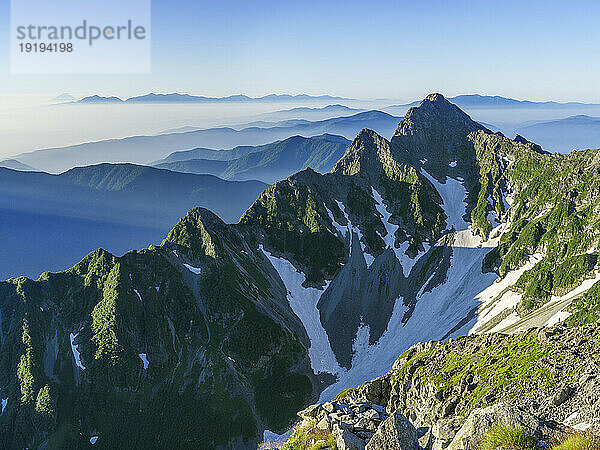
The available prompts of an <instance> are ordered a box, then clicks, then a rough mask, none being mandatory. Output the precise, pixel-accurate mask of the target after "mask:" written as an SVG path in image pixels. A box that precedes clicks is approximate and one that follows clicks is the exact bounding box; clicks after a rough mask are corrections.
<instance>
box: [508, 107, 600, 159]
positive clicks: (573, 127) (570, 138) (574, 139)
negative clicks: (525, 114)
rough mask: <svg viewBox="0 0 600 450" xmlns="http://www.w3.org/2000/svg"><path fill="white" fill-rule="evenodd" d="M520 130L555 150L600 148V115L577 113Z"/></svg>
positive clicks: (520, 132) (562, 151)
mask: <svg viewBox="0 0 600 450" xmlns="http://www.w3.org/2000/svg"><path fill="white" fill-rule="evenodd" d="M518 132H519V134H522V135H523V136H525V137H526V138H527V139H529V140H531V141H535V142H537V143H539V144H540V145H541V146H542V147H544V148H545V149H546V150H550V151H555V152H561V153H567V152H570V151H572V150H584V149H590V148H600V117H590V116H586V115H577V116H571V117H567V118H565V119H559V120H549V121H544V122H537V123H533V124H530V125H526V126H521V127H519V128H518Z"/></svg>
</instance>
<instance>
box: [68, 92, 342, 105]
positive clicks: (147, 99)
mask: <svg viewBox="0 0 600 450" xmlns="http://www.w3.org/2000/svg"><path fill="white" fill-rule="evenodd" d="M298 100H301V101H330V100H351V99H348V98H344V97H334V96H331V95H308V94H297V95H291V94H269V95H264V96H262V97H249V96H247V95H241V94H240V95H230V96H227V97H205V96H203V95H190V94H178V93H175V92H174V93H170V94H154V93H150V94H146V95H138V96H136V97H129V98H127V99H121V98H119V97H114V96H110V97H102V96H99V95H90V96H88V97H84V98H82V99H81V100H78V101H76V102H74V103H220V102H226V103H228V102H290V101H298Z"/></svg>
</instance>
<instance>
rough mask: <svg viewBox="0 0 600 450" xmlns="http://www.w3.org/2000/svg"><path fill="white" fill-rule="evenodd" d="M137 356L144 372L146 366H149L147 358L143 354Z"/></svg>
mask: <svg viewBox="0 0 600 450" xmlns="http://www.w3.org/2000/svg"><path fill="white" fill-rule="evenodd" d="M138 356H139V357H140V359H141V360H142V364H144V370H146V369H147V368H148V366H149V365H150V361H148V357H147V356H146V354H145V353H140V354H139V355H138Z"/></svg>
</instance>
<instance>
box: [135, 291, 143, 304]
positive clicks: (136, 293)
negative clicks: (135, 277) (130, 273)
mask: <svg viewBox="0 0 600 450" xmlns="http://www.w3.org/2000/svg"><path fill="white" fill-rule="evenodd" d="M133 292H135V295H137V296H138V298H139V299H140V303H141V304H142V305H143V304H144V300H142V296H141V295H140V293H139V292H138V290H137V289H134V290H133Z"/></svg>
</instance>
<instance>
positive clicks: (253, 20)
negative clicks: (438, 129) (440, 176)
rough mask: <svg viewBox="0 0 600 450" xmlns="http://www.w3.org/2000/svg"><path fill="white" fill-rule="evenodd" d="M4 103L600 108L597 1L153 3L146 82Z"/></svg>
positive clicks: (59, 81)
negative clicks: (450, 101)
mask: <svg viewBox="0 0 600 450" xmlns="http://www.w3.org/2000/svg"><path fill="white" fill-rule="evenodd" d="M0 1H1V2H2V3H1V5H2V10H1V11H0V13H1V17H2V20H1V22H0V41H1V42H2V43H3V44H5V45H3V46H2V51H1V52H0V94H16V95H22V94H52V95H54V94H59V93H62V92H70V93H72V94H74V95H77V96H80V95H87V94H91V93H100V94H104V95H119V96H131V95H136V94H141V93H145V92H149V91H153V92H173V91H178V92H189V93H194V94H204V95H215V96H221V95H230V94H237V93H245V94H248V95H252V96H258V95H264V94H267V93H271V92H277V93H283V92H290V93H300V92H306V93H310V94H325V93H327V94H333V95H341V96H348V97H355V98H380V97H387V98H394V99H413V98H419V97H422V96H423V95H424V94H426V93H428V92H432V91H438V92H443V93H445V94H446V95H454V94H458V93H472V92H477V93H482V94H500V95H505V96H511V97H517V98H529V99H537V100H542V99H553V100H559V101H560V100H580V101H594V102H600V89H599V88H598V86H599V82H598V79H599V78H600V77H599V75H600V61H599V58H598V55H599V53H600V50H599V48H600V27H599V26H598V23H599V20H600V4H599V3H598V2H595V1H591V0H590V1H571V2H564V1H554V0H547V1H510V0H509V1H496V2H489V1H419V2H415V1H414V0H411V1H383V0H375V1H369V2H366V1H355V0H344V1H337V0H335V1H327V0H320V1H312V0H305V1H303V2H290V1H270V0H269V1H260V0H259V1H247V0H246V1H228V0H223V1H219V2H205V1H200V2H198V1H186V2H181V1H180V2H176V1H173V0H171V1H168V0H153V1H152V73H151V74H146V75H102V76H100V75H97V76H93V75H11V74H10V66H9V58H8V41H9V2H8V0H0Z"/></svg>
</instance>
